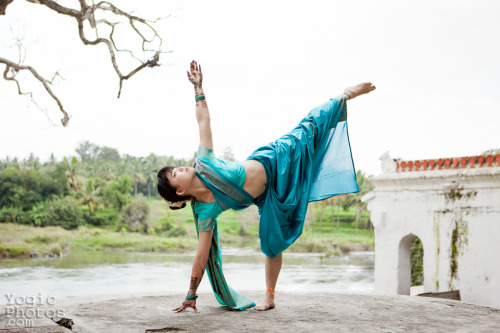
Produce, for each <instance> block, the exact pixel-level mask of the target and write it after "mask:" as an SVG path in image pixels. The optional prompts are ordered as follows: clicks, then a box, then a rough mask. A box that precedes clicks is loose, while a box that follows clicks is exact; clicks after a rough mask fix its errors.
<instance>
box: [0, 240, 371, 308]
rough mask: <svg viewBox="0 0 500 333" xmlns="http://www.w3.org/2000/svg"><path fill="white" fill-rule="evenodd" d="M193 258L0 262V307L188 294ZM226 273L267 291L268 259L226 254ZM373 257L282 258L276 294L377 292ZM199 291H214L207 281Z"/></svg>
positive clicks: (231, 280)
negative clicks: (45, 300)
mask: <svg viewBox="0 0 500 333" xmlns="http://www.w3.org/2000/svg"><path fill="white" fill-rule="evenodd" d="M193 258H194V252H193V253H183V254H172V253H137V252H116V251H113V252H72V253H71V254H69V255H67V256H63V257H61V258H42V259H40V258H38V259H4V260H0V292H1V293H2V298H1V300H0V304H1V305H4V304H7V303H8V297H7V295H11V294H13V295H15V296H25V297H28V296H33V297H36V296H37V295H39V294H40V293H41V294H42V295H43V297H48V296H54V297H56V298H66V297H75V296H88V295H105V294H130V293H154V292H158V293H174V292H175V293H183V292H187V289H188V287H189V279H190V276H191V265H192V261H193ZM222 262H223V268H224V274H225V276H226V281H227V282H228V284H229V285H230V286H231V287H232V288H233V289H235V290H236V291H259V290H262V292H264V291H265V289H266V285H265V280H264V255H263V254H262V253H260V252H257V251H255V250H251V249H227V248H225V249H223V256H222ZM373 271H374V253H373V252H352V253H350V254H348V255H344V256H341V257H329V258H325V257H323V256H322V255H321V254H313V253H288V252H285V253H284V254H283V268H282V270H281V274H280V278H279V280H278V285H277V288H276V290H277V292H279V291H286V292H294V291H298V292H361V293H364V292H372V291H373V290H374V279H373ZM198 291H199V292H209V291H211V287H210V283H209V281H208V279H207V278H204V279H203V280H202V282H201V284H200V287H199V288H198Z"/></svg>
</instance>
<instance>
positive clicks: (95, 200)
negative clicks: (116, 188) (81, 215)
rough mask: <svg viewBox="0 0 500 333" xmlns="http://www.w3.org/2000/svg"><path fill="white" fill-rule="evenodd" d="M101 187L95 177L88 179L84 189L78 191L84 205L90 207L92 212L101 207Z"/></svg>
mask: <svg viewBox="0 0 500 333" xmlns="http://www.w3.org/2000/svg"><path fill="white" fill-rule="evenodd" d="M99 190H100V189H99V187H98V186H97V184H96V181H95V179H94V178H89V179H87V182H86V183H85V186H84V187H83V190H82V191H80V192H78V194H77V197H78V199H79V200H80V203H81V204H82V205H87V206H88V207H89V210H88V211H89V212H90V214H93V213H94V211H95V210H96V209H99V207H101V203H102V197H101V196H100V195H99Z"/></svg>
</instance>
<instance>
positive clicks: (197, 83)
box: [188, 60, 214, 149]
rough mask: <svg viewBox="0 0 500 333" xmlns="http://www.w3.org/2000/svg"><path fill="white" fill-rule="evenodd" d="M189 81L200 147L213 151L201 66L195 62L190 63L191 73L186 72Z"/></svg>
mask: <svg viewBox="0 0 500 333" xmlns="http://www.w3.org/2000/svg"><path fill="white" fill-rule="evenodd" d="M188 78H189V81H191V83H192V84H193V85H194V93H195V100H196V120H198V127H199V129H200V146H203V147H207V148H210V149H213V148H214V147H213V142H212V128H211V126H210V113H209V112H208V105H207V100H206V99H205V93H204V92H203V87H202V82H203V74H202V73H201V66H199V65H198V64H197V63H196V61H194V60H193V61H192V62H191V72H188Z"/></svg>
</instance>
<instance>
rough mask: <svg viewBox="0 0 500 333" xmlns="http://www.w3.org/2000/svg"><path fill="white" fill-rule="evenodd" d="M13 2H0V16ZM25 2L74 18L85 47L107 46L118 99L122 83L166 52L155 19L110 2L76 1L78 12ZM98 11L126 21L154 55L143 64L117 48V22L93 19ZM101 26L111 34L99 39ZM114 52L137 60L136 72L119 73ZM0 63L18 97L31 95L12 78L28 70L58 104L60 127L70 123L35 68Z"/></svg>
mask: <svg viewBox="0 0 500 333" xmlns="http://www.w3.org/2000/svg"><path fill="white" fill-rule="evenodd" d="M12 1H13V0H0V15H5V9H6V8H7V6H8V5H9V4H10V3H11V2H12ZM26 1H28V2H31V3H36V4H40V5H44V6H46V7H48V8H50V9H51V10H53V11H55V12H57V13H59V14H62V15H67V16H71V17H73V18H74V19H75V20H76V22H77V25H78V35H79V37H80V39H81V41H82V42H83V44H85V45H98V44H105V45H106V46H107V48H108V52H109V55H110V58H111V64H112V66H113V68H114V70H115V72H116V74H117V76H118V79H119V89H118V96H117V97H118V98H119V97H120V95H121V91H122V87H123V81H125V80H128V79H130V78H131V77H132V76H134V75H135V74H137V73H138V72H139V71H141V70H142V69H144V68H146V67H156V66H159V65H160V64H159V59H160V53H165V52H162V51H161V49H160V48H161V45H162V43H163V40H162V38H161V37H160V35H159V34H158V33H157V31H156V30H155V29H154V28H153V25H152V24H154V23H155V22H157V21H158V19H157V20H155V21H148V20H145V19H143V18H141V17H138V16H135V15H131V14H129V13H127V12H125V11H123V10H121V9H120V8H118V7H116V6H115V5H113V4H112V3H110V2H108V1H101V2H99V3H97V4H94V3H92V4H88V3H87V1H86V0H78V1H79V3H80V9H79V10H77V9H73V8H68V7H65V6H62V5H60V4H58V3H57V2H56V1H54V0H26ZM97 11H104V12H109V13H112V14H114V15H115V16H116V17H117V18H118V19H119V18H122V19H125V20H126V21H127V22H128V24H129V25H130V26H131V27H132V29H133V30H134V31H135V33H136V34H137V35H138V36H139V37H140V38H141V39H142V50H143V51H144V52H154V54H153V56H152V57H151V58H150V59H149V60H147V61H142V60H141V59H139V58H138V57H136V56H135V55H134V54H133V52H132V51H130V50H122V49H119V48H118V47H117V46H116V43H115V41H114V39H113V34H114V32H115V26H116V25H118V24H119V23H120V22H110V21H108V20H105V19H100V20H96V18H95V14H96V12H97ZM85 21H88V22H89V24H90V26H91V27H92V28H93V29H94V30H95V32H96V38H95V39H93V38H88V37H87V36H86V35H85V31H84V24H85ZM138 23H139V24H143V25H144V26H145V27H147V29H148V30H149V31H151V32H152V37H151V38H147V37H146V36H145V35H144V34H143V33H142V32H141V31H140V30H139V29H138V27H137V24H138ZM100 24H104V25H107V26H109V27H111V32H110V33H109V34H108V36H107V37H99V34H98V27H99V26H100ZM155 40H158V41H159V46H158V50H153V49H149V48H147V44H151V43H152V42H154V41H155ZM115 52H128V53H129V54H130V55H131V56H132V57H133V58H134V59H136V60H138V61H139V62H140V63H141V64H140V65H138V66H137V67H136V68H135V69H133V70H131V71H130V72H129V73H128V74H124V73H122V71H121V70H120V67H119V66H118V63H117V59H116V53H115ZM0 63H4V64H6V65H7V67H6V69H5V71H4V75H3V77H4V79H5V80H9V81H15V82H16V84H17V86H18V92H19V93H20V94H30V96H31V93H22V92H21V88H20V84H19V82H18V81H17V80H16V79H15V75H16V74H17V72H19V71H20V70H28V71H30V72H31V73H32V75H33V76H35V78H36V79H38V80H39V81H40V82H42V84H43V85H44V87H45V90H47V92H48V93H49V94H50V95H51V96H52V98H53V99H54V100H55V101H56V102H57V104H58V105H59V108H60V109H61V111H62V112H63V114H64V118H63V120H62V122H63V125H64V126H66V124H67V122H68V120H69V117H68V115H67V113H66V112H65V111H64V108H63V106H62V104H61V102H60V100H59V99H58V98H57V97H56V95H55V94H54V93H53V92H52V90H51V89H50V86H49V83H50V82H49V81H47V80H45V79H44V78H43V77H41V76H40V75H39V74H38V73H37V72H36V71H35V69H33V67H31V66H23V65H20V64H16V63H14V62H12V61H10V60H7V59H4V58H0ZM9 72H10V73H11V75H10V76H9V75H8V74H9Z"/></svg>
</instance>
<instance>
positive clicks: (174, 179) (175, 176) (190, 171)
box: [167, 167, 195, 195]
mask: <svg viewBox="0 0 500 333" xmlns="http://www.w3.org/2000/svg"><path fill="white" fill-rule="evenodd" d="M194 175H195V173H194V168H190V167H179V168H174V169H173V170H172V172H171V173H167V179H168V181H169V182H170V184H171V185H172V186H173V187H174V188H176V189H177V192H179V191H183V190H186V189H188V188H189V186H190V185H191V182H192V180H193V177H194ZM177 195H183V194H179V193H177Z"/></svg>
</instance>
